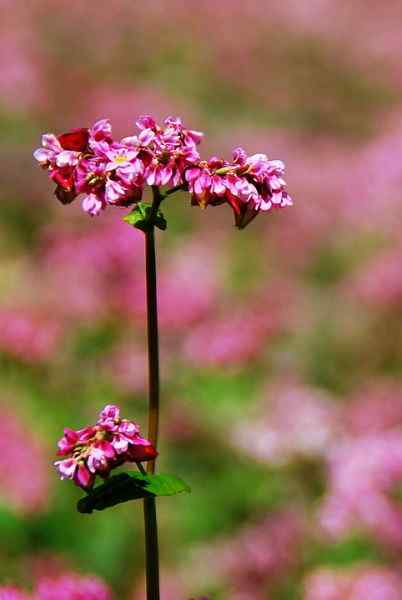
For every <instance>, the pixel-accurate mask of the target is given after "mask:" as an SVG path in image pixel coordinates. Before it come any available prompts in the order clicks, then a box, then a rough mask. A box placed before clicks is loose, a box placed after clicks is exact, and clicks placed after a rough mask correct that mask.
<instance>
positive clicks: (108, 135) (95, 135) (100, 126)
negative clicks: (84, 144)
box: [89, 119, 112, 144]
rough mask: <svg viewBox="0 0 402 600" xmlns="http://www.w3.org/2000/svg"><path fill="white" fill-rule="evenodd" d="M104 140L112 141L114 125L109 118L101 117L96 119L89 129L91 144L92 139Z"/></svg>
mask: <svg viewBox="0 0 402 600" xmlns="http://www.w3.org/2000/svg"><path fill="white" fill-rule="evenodd" d="M102 140H105V141H107V142H110V141H112V125H111V123H110V121H109V119H100V120H99V121H96V123H94V124H93V125H92V127H91V128H90V130H89V143H90V144H91V141H95V142H101V141H102Z"/></svg>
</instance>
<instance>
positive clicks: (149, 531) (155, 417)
mask: <svg viewBox="0 0 402 600" xmlns="http://www.w3.org/2000/svg"><path fill="white" fill-rule="evenodd" d="M153 194H154V201H153V211H152V215H153V216H154V215H156V213H157V211H158V208H159V204H160V203H161V201H162V196H161V194H160V192H159V189H158V188H156V187H154V188H153ZM145 261H146V281H147V334H148V335H147V337H148V374H149V386H148V390H149V405H148V411H149V412H148V439H149V440H150V442H151V443H152V444H153V446H154V447H155V448H156V447H157V443H158V430H159V339H158V302H157V287H156V252H155V226H154V224H153V222H152V219H150V223H149V227H148V228H147V229H146V231H145ZM147 471H148V473H150V474H152V473H154V472H155V461H154V460H153V461H149V462H148V464H147ZM144 524H145V571H146V589H147V600H159V598H160V593H159V550H158V524H157V519H156V502H155V498H144Z"/></svg>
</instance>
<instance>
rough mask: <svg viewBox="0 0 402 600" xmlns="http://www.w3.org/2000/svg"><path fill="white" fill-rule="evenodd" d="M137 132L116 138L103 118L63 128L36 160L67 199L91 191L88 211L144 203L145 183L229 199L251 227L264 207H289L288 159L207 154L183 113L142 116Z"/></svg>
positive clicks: (45, 141) (46, 140) (195, 197)
mask: <svg viewBox="0 0 402 600" xmlns="http://www.w3.org/2000/svg"><path fill="white" fill-rule="evenodd" d="M136 124H137V127H138V128H139V130H140V132H139V134H138V135H130V136H126V137H124V138H123V139H122V140H121V141H120V142H115V141H113V139H112V137H111V124H110V122H109V121H108V120H107V119H101V120H100V121H98V122H97V123H95V124H94V125H93V126H92V127H91V128H89V129H85V128H81V129H75V130H72V131H70V132H68V133H65V134H62V135H59V136H58V137H56V136H54V135H53V134H46V135H45V136H43V138H42V148H40V149H38V150H36V151H35V152H34V156H35V158H36V160H38V162H39V163H40V165H41V166H42V167H43V168H45V169H47V170H48V171H49V176H50V177H51V179H53V180H54V181H55V182H56V184H57V188H56V192H55V193H56V196H57V197H58V199H59V200H60V201H61V202H62V203H64V204H68V203H70V202H71V201H73V200H74V198H75V197H76V196H77V195H78V194H80V193H85V194H86V198H85V200H84V202H83V208H84V210H85V211H86V212H87V213H89V214H90V215H92V216H94V215H98V214H100V212H101V210H102V208H104V207H105V202H106V203H107V204H112V205H118V206H121V205H123V206H129V205H132V204H135V203H136V202H139V201H140V200H141V197H142V193H143V188H144V184H145V183H147V184H148V185H149V186H158V187H159V186H173V187H180V186H181V187H182V188H183V189H187V188H188V190H189V191H190V194H191V197H192V203H193V204H198V205H200V206H201V207H203V208H205V207H206V206H207V205H208V204H211V205H217V204H222V203H228V204H229V205H230V206H231V207H232V209H233V211H234V214H235V223H236V225H237V226H238V227H241V228H242V227H245V226H246V225H247V224H248V223H249V222H250V221H251V220H252V219H253V218H254V217H255V216H256V215H257V214H258V212H259V211H260V210H262V211H266V210H269V209H270V208H271V207H273V206H278V207H285V206H290V205H291V204H292V201H291V199H290V197H289V195H288V193H287V191H286V183H285V180H284V179H283V174H284V164H283V163H282V162H281V161H278V160H275V161H271V160H268V158H267V156H266V155H265V154H254V155H252V156H250V157H248V156H247V155H246V153H245V152H244V150H242V149H241V148H237V149H236V150H235V151H234V153H233V160H232V162H227V161H225V160H223V159H218V158H216V157H213V158H211V159H210V160H209V161H202V160H200V155H199V153H198V149H197V146H198V144H199V143H200V142H201V139H202V137H203V135H202V133H201V132H199V131H196V130H192V129H187V128H185V127H184V125H183V122H182V120H181V119H180V118H179V117H167V118H166V119H165V121H164V123H163V126H160V125H158V124H157V123H156V121H155V119H154V118H153V117H151V116H150V115H144V116H141V117H139V119H138V120H137V123H136Z"/></svg>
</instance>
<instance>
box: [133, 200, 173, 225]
mask: <svg viewBox="0 0 402 600" xmlns="http://www.w3.org/2000/svg"><path fill="white" fill-rule="evenodd" d="M151 215H152V206H151V205H150V204H147V203H146V202H139V203H138V204H136V206H135V208H134V209H133V210H132V211H131V213H129V214H128V215H126V216H125V217H124V218H123V221H125V222H126V223H128V224H129V225H132V226H133V227H136V228H137V229H141V231H146V230H147V229H148V228H149V226H150V225H151V220H150V219H151ZM152 224H153V225H155V227H158V229H162V230H163V231H164V230H165V229H166V227H167V223H166V219H165V217H164V216H163V213H162V211H161V210H158V212H157V213H156V215H155V216H154V217H153V219H152Z"/></svg>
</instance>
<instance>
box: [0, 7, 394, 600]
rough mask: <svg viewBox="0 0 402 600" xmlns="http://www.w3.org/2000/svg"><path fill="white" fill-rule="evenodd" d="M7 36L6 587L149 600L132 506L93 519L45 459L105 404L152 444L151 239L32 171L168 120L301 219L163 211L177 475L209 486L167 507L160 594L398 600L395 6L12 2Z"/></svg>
mask: <svg viewBox="0 0 402 600" xmlns="http://www.w3.org/2000/svg"><path fill="white" fill-rule="evenodd" d="M0 22H1V25H0V73H1V75H0V152H1V187H0V196H1V210H0V248H1V261H0V289H1V305H0V350H1V358H0V377H1V399H0V402H1V418H0V497H1V509H0V530H1V541H0V581H1V582H2V583H3V584H9V583H15V584H17V585H19V586H21V587H22V588H24V589H26V590H30V589H32V588H34V587H35V586H36V582H37V580H38V579H39V580H40V579H41V578H43V577H44V576H51V577H53V576H57V575H58V574H60V573H66V572H74V573H78V574H91V575H94V576H98V577H99V578H100V579H101V580H103V581H104V582H105V585H106V586H108V587H109V590H110V592H109V593H110V597H113V598H114V599H115V600H117V599H120V598H121V599H123V600H142V599H143V580H142V572H143V531H142V511H141V505H140V503H138V504H136V503H131V504H129V505H124V506H121V507H118V508H116V509H113V510H110V511H109V512H108V513H106V514H103V513H97V514H94V515H92V516H87V515H81V514H79V513H77V512H76V510H75V502H76V500H77V499H78V498H79V496H80V492H79V490H78V488H74V486H73V485H72V484H71V483H69V482H60V481H58V479H57V476H56V474H55V473H54V472H53V468H52V466H51V465H52V460H53V456H54V453H55V448H56V441H57V439H58V438H59V437H60V434H61V432H62V428H63V427H64V426H67V425H68V426H70V427H80V426H82V425H84V424H86V423H90V422H92V421H93V419H94V416H95V415H96V413H97V412H98V411H99V410H100V408H102V406H103V405H104V404H106V403H117V404H119V405H121V406H122V408H123V410H124V413H125V414H126V415H127V416H128V417H130V418H134V419H136V420H137V421H138V422H139V423H140V424H142V426H143V428H144V429H145V426H146V355H145V320H144V319H145V304H144V252H143V239H142V234H141V233H140V232H136V231H133V230H132V229H131V228H130V227H129V226H128V225H126V224H124V223H123V222H122V221H121V219H120V217H121V216H122V215H123V214H124V211H123V212H122V213H121V214H120V212H119V211H117V213H118V214H117V215H116V210H115V211H108V214H106V215H102V216H101V217H99V218H96V219H91V218H89V217H88V216H87V215H85V214H84V213H82V211H81V209H80V205H79V202H76V203H74V204H73V205H71V206H70V207H68V208H66V207H63V206H61V205H60V204H59V203H58V202H57V201H56V200H55V198H54V197H53V196H52V191H51V188H52V187H53V186H52V185H49V181H48V180H47V178H46V176H45V174H44V173H42V172H41V171H40V169H38V167H37V165H36V164H34V160H33V159H32V151H33V149H34V148H36V147H37V146H38V145H39V140H40V135H41V134H42V133H44V132H47V131H55V132H57V133H59V132H63V131H66V130H68V129H69V128H71V127H82V126H87V125H89V124H91V123H92V122H93V121H94V120H96V119H98V118H103V117H110V118H111V119H112V122H113V125H114V132H115V134H116V135H117V136H118V135H124V134H125V135H127V133H129V132H131V131H133V130H134V121H135V118H136V116H137V115H139V114H142V113H151V114H154V115H155V116H156V117H158V118H163V117H164V116H167V115H170V114H172V115H181V116H182V117H183V119H184V120H185V123H186V124H187V125H188V126H189V127H190V128H194V129H200V130H202V131H204V132H205V134H206V136H205V141H204V143H203V149H202V152H203V153H204V156H209V155H210V154H224V155H228V154H229V153H230V151H231V149H232V148H233V147H235V146H238V145H242V146H244V147H245V149H246V150H247V152H249V153H250V154H252V153H254V152H266V153H267V154H268V156H269V157H270V158H281V159H283V160H284V161H285V162H286V165H287V177H286V179H287V181H288V185H289V191H290V193H291V194H292V196H293V197H294V199H295V206H294V207H293V208H291V209H287V210H284V211H280V212H277V213H275V214H267V215H261V216H260V217H259V218H258V219H256V221H254V222H253V223H252V224H251V225H250V226H249V227H248V228H247V229H246V230H244V231H242V232H238V231H236V230H235V229H234V228H233V226H232V215H231V210H230V209H229V208H228V207H219V208H209V209H207V210H206V211H200V210H198V209H197V208H191V207H190V205H189V201H188V197H186V196H185V195H178V196H174V197H172V198H171V199H169V204H168V205H167V206H166V216H167V218H168V222H169V228H168V231H167V232H166V233H163V234H159V235H158V259H159V260H158V262H159V269H160V270H159V274H160V279H159V283H160V290H159V294H160V324H161V346H162V349H161V352H162V360H163V368H162V375H163V395H162V401H163V415H162V428H161V434H162V439H161V448H160V450H161V456H160V469H161V470H164V471H167V472H173V473H176V474H178V475H181V476H182V477H183V478H184V479H185V480H186V481H187V482H188V483H189V484H190V485H191V487H192V490H193V491H192V494H191V495H182V496H178V497H177V498H166V499H162V500H161V501H160V502H159V515H160V539H161V555H162V578H163V587H162V591H163V594H162V598H163V600H180V599H183V600H185V599H188V598H190V597H199V596H208V597H210V598H212V599H214V600H215V599H216V600H268V599H274V600H275V599H276V600H296V599H302V600H345V599H346V598H348V599H351V600H400V599H402V563H401V550H402V383H401V376H402V327H401V307H402V260H401V251H402V229H401V216H402V125H401V123H402V96H401V89H402V79H401V58H400V57H401V51H402V36H401V24H402V6H401V3H400V2H399V1H398V0H389V1H388V2H377V1H376V0H355V1H354V2H344V1H343V0H336V1H335V0H308V1H306V2H298V1H297V0H281V1H280V2H276V1H266V0H248V1H247V2H245V1H244V0H231V2H228V1H226V0H222V1H221V2H216V0H204V1H203V2H198V1H193V0H170V1H169V2H163V1H160V0H152V1H151V2H145V3H140V2H133V0H127V1H125V0H116V1H111V2H96V3H95V2H93V3H91V2H89V3H88V2H79V1H75V0H68V1H67V0H59V1H58V2H57V3H56V2H51V1H49V0H30V1H22V0H14V1H11V0H2V2H1V19H0ZM111 213H112V214H111ZM57 597H58V598H59V597H61V596H57ZM63 597H64V596H63ZM83 597H84V596H83ZM52 598H53V596H52ZM69 598H70V597H69ZM80 598H81V596H80Z"/></svg>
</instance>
